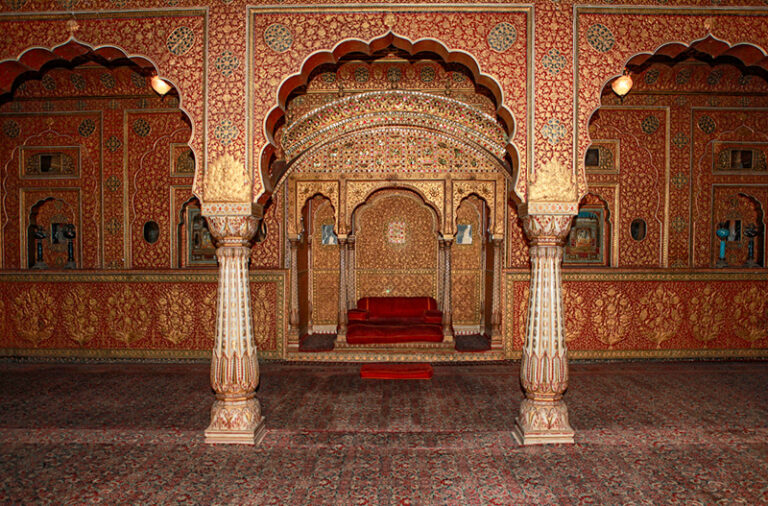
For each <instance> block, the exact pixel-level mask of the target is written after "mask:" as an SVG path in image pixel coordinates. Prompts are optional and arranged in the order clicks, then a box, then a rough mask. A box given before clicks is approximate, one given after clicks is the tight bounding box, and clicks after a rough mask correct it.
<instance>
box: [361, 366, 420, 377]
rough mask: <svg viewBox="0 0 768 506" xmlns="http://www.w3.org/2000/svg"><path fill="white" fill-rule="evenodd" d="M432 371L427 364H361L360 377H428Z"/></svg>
mask: <svg viewBox="0 0 768 506" xmlns="http://www.w3.org/2000/svg"><path fill="white" fill-rule="evenodd" d="M433 373H434V371H433V369H432V366H431V365H429V364H363V365H362V367H360V377H361V378H370V379H430V378H432V375H433Z"/></svg>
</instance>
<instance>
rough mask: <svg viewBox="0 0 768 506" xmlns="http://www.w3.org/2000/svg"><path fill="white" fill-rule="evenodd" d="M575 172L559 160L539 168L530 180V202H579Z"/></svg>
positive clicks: (551, 161) (550, 161) (553, 160)
mask: <svg viewBox="0 0 768 506" xmlns="http://www.w3.org/2000/svg"><path fill="white" fill-rule="evenodd" d="M577 197H578V192H577V186H576V179H575V177H574V175H573V171H572V170H571V169H570V168H568V166H566V165H565V164H562V163H560V162H559V161H558V160H557V159H554V158H553V159H551V160H549V161H548V162H547V163H546V164H544V166H543V167H539V169H538V170H537V171H536V173H535V174H534V175H533V177H532V178H531V179H530V180H529V185H528V200H529V201H538V202H575V201H577V200H578V198H577Z"/></svg>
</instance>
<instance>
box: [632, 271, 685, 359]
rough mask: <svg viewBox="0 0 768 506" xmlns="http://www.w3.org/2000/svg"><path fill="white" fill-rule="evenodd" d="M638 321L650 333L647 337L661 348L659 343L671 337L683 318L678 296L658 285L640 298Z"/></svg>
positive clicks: (675, 332)
mask: <svg viewBox="0 0 768 506" xmlns="http://www.w3.org/2000/svg"><path fill="white" fill-rule="evenodd" d="M640 306H641V307H642V309H641V310H640V321H641V322H642V324H643V325H644V326H645V328H646V330H647V331H648V332H649V333H650V335H649V337H648V339H650V340H651V341H653V342H654V343H656V348H661V343H663V342H664V341H668V340H669V339H672V338H673V337H675V335H676V334H677V329H678V327H679V326H680V322H681V321H682V319H683V315H682V310H681V307H680V297H678V295H677V294H676V293H675V292H673V291H672V290H670V289H668V288H664V287H663V286H661V285H659V286H657V287H656V289H655V290H654V291H652V292H649V293H647V294H646V295H645V296H643V298H642V299H640Z"/></svg>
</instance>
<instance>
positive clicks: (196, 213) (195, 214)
mask: <svg viewBox="0 0 768 506" xmlns="http://www.w3.org/2000/svg"><path fill="white" fill-rule="evenodd" d="M187 220H188V222H187V223H188V225H187V227H188V228H187V255H188V261H189V264H190V265H216V245H215V244H214V241H213V237H212V236H211V232H210V230H209V229H208V224H207V223H206V222H205V218H204V217H203V216H202V215H200V208H199V207H190V208H189V209H188V210H187Z"/></svg>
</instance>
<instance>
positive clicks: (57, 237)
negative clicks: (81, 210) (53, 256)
mask: <svg viewBox="0 0 768 506" xmlns="http://www.w3.org/2000/svg"><path fill="white" fill-rule="evenodd" d="M67 225H68V224H67V223H51V244H64V239H65V237H64V228H65V227H66V226H67Z"/></svg>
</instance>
